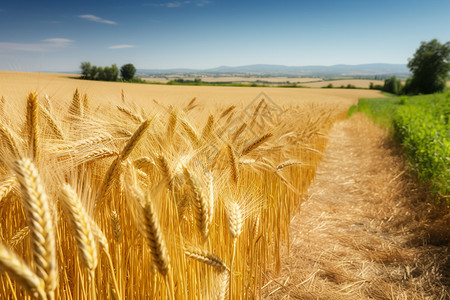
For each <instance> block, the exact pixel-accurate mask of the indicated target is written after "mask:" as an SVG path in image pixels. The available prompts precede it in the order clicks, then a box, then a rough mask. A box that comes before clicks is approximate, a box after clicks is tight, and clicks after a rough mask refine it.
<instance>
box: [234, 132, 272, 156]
mask: <svg viewBox="0 0 450 300" xmlns="http://www.w3.org/2000/svg"><path fill="white" fill-rule="evenodd" d="M272 135H273V134H272V133H266V134H264V135H263V136H261V137H259V138H257V139H255V140H253V141H252V142H251V143H249V144H248V145H247V146H246V147H245V148H244V149H243V150H242V152H241V156H244V155H247V154H249V153H250V152H252V151H253V150H255V149H256V148H258V147H259V146H261V145H262V144H263V143H264V142H266V141H267V140H268V139H269V138H271V137H272Z"/></svg>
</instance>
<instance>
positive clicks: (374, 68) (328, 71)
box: [137, 63, 410, 77]
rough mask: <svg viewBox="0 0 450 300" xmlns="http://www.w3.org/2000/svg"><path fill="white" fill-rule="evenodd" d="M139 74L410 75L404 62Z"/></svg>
mask: <svg viewBox="0 0 450 300" xmlns="http://www.w3.org/2000/svg"><path fill="white" fill-rule="evenodd" d="M137 73H138V74H137V75H139V76H146V75H147V76H155V75H170V74H218V75H220V74H247V75H249V74H255V75H265V76H282V75H287V76H317V77H324V76H325V77H331V76H343V77H352V76H353V77H355V76H375V75H380V76H388V75H397V76H401V77H404V76H408V75H409V74H410V72H409V70H408V68H407V67H406V65H402V64H383V63H379V64H361V65H333V66H284V65H267V64H257V65H246V66H237V67H230V66H220V67H216V68H211V69H182V68H180V69H138V70H137Z"/></svg>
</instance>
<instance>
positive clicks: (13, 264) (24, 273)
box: [0, 243, 47, 300]
mask: <svg viewBox="0 0 450 300" xmlns="http://www.w3.org/2000/svg"><path fill="white" fill-rule="evenodd" d="M0 269H1V270H3V271H5V272H6V273H8V275H9V276H10V277H11V278H14V279H15V280H17V282H19V283H20V284H21V285H22V286H23V287H24V288H25V289H26V290H27V291H28V292H29V293H30V294H31V295H33V297H34V298H36V299H41V300H45V299H47V296H46V294H45V290H44V281H43V280H42V279H41V278H39V277H38V276H37V275H36V274H35V273H34V272H33V271H32V270H31V269H30V268H29V267H28V266H27V265H26V264H25V262H23V261H22V260H21V259H20V258H19V257H18V256H17V255H16V254H15V253H14V252H12V251H10V250H8V249H7V248H6V247H5V246H4V245H3V244H2V243H0Z"/></svg>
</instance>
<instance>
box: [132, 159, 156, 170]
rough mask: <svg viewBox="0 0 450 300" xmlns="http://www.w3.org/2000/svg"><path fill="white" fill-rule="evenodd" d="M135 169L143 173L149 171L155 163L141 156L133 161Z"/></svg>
mask: <svg viewBox="0 0 450 300" xmlns="http://www.w3.org/2000/svg"><path fill="white" fill-rule="evenodd" d="M133 165H134V167H135V168H136V169H144V171H147V172H148V170H151V169H152V168H153V167H154V166H155V162H154V161H153V159H151V158H150V157H148V156H141V157H139V158H136V159H135V160H134V161H133Z"/></svg>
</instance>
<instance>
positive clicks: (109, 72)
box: [80, 61, 136, 81]
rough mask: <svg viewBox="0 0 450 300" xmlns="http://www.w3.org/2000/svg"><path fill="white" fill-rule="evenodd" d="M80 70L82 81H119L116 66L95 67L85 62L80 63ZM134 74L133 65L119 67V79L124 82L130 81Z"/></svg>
mask: <svg viewBox="0 0 450 300" xmlns="http://www.w3.org/2000/svg"><path fill="white" fill-rule="evenodd" d="M80 68H81V75H82V78H83V79H88V80H102V81H117V80H118V79H119V68H118V67H117V65H116V64H113V65H111V66H110V67H97V66H94V65H91V63H90V62H87V61H85V62H82V63H81V65H80ZM135 73H136V68H135V67H134V66H133V64H125V65H123V66H122V67H120V77H121V78H122V80H124V81H130V80H132V79H133V78H134V74H135Z"/></svg>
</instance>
